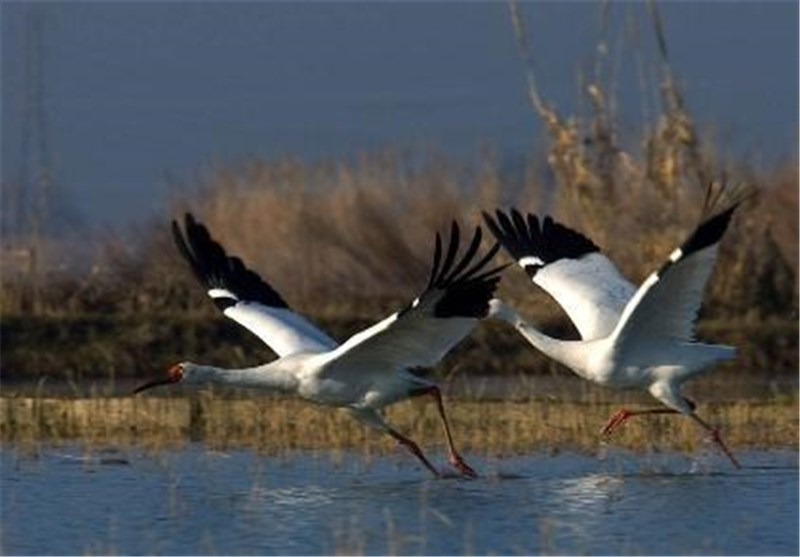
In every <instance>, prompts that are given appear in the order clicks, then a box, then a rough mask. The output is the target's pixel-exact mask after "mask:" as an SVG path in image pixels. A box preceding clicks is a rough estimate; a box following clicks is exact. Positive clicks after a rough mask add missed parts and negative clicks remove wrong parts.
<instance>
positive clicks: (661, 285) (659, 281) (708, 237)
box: [613, 185, 750, 351]
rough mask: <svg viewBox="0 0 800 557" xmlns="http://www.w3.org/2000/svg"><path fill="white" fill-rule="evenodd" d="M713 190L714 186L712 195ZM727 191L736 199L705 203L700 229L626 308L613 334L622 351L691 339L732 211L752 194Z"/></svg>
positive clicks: (724, 197) (723, 197)
mask: <svg viewBox="0 0 800 557" xmlns="http://www.w3.org/2000/svg"><path fill="white" fill-rule="evenodd" d="M712 190H713V185H712V187H710V188H709V192H711V191H712ZM729 190H730V191H732V192H733V193H729V194H727V195H726V194H725V192H723V193H722V194H719V196H718V197H717V199H716V201H713V200H712V202H711V206H710V207H709V206H708V199H707V206H706V210H705V211H704V214H705V215H706V216H705V217H704V218H703V220H702V221H701V222H700V224H699V225H698V226H697V228H695V230H694V231H693V232H692V234H691V235H690V236H689V238H688V239H687V240H686V241H685V242H684V243H683V244H682V245H681V246H680V247H679V248H677V249H676V250H675V251H673V252H672V254H671V255H670V256H669V259H668V260H667V261H666V262H665V263H664V264H663V265H662V266H661V268H660V269H658V271H656V272H654V273H652V274H651V275H650V276H648V277H647V279H645V281H644V282H643V283H642V285H641V286H640V287H639V289H638V290H637V291H636V294H635V295H634V296H633V298H631V300H630V302H628V305H627V306H626V307H625V310H624V311H623V313H622V317H621V318H620V321H619V324H618V325H617V326H616V328H615V330H614V332H613V335H614V336H615V337H616V339H615V344H616V345H617V346H618V350H621V351H624V350H625V349H626V346H634V345H639V344H646V341H647V339H649V338H672V339H676V340H686V341H690V340H692V339H693V337H694V322H695V320H696V319H697V312H698V310H699V309H700V303H701V302H702V299H703V289H704V287H705V285H706V282H707V281H708V277H709V275H711V271H712V269H713V267H714V261H715V259H716V255H717V248H718V246H719V242H720V240H721V239H722V235H723V234H724V233H725V231H726V230H727V229H728V225H729V224H730V221H731V217H732V216H733V213H734V211H736V208H737V207H738V206H739V205H740V204H741V202H742V201H743V200H744V199H745V198H746V197H747V196H749V194H750V192H749V190H746V189H745V188H743V187H739V188H736V187H731V188H729Z"/></svg>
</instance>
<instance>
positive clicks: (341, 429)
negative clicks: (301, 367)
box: [0, 393, 798, 455]
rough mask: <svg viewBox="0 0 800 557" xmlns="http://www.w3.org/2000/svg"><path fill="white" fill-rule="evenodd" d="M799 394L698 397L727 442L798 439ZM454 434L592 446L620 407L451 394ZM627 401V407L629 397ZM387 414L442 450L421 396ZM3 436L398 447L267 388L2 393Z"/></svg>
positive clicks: (676, 442)
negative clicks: (174, 393)
mask: <svg viewBox="0 0 800 557" xmlns="http://www.w3.org/2000/svg"><path fill="white" fill-rule="evenodd" d="M797 403H798V401H797V396H796V393H792V394H789V395H787V396H783V397H773V398H771V399H769V400H749V401H736V402H728V403H715V404H709V405H701V406H700V408H699V412H701V414H702V415H704V416H705V417H706V419H707V420H709V421H710V422H712V423H714V424H718V425H719V426H720V427H721V428H722V431H723V435H724V436H725V438H726V440H727V441H728V443H729V444H730V446H731V447H732V448H733V450H736V449H737V448H738V449H741V448H745V447H760V448H765V447H794V448H796V447H797V446H798V404H797ZM448 407H449V417H450V420H451V423H452V427H453V429H454V432H455V436H456V439H457V442H458V444H459V446H460V447H463V449H464V450H465V451H469V452H473V453H479V454H486V455H503V454H513V453H523V452H530V451H539V450H558V449H568V448H569V449H578V450H586V451H594V450H597V449H598V448H599V446H600V441H601V439H600V437H599V434H598V432H599V429H600V427H601V426H602V425H603V423H604V422H605V420H606V419H607V418H608V417H609V416H610V414H611V413H612V412H613V411H614V410H615V409H616V408H617V406H615V405H612V404H608V403H596V402H592V403H589V402H553V401H551V400H534V399H530V400H524V401H470V400H459V399H453V400H449V401H448ZM631 407H633V406H631ZM387 417H388V419H389V420H390V422H391V423H393V424H395V425H396V427H398V428H399V429H400V430H401V431H404V432H405V433H407V434H409V435H410V436H411V437H412V438H414V439H416V440H417V441H418V442H419V443H420V445H421V446H422V447H425V448H428V449H433V448H434V447H438V449H440V450H443V436H442V432H441V426H440V424H439V421H438V417H437V414H436V410H435V405H434V404H432V403H430V402H429V401H425V400H414V401H409V402H404V403H400V404H397V405H395V406H393V407H390V408H389V409H388V412H387ZM0 438H1V439H2V440H3V442H4V443H9V442H12V443H17V444H21V445H30V444H37V443H43V442H47V443H50V442H55V443H60V442H68V441H77V442H79V443H82V444H85V445H86V446H87V447H90V448H91V447H103V446H120V445H137V446H143V447H147V448H151V449H159V448H167V447H172V446H177V445H181V444H183V443H185V442H187V441H202V442H204V443H205V444H206V445H207V446H209V447H211V448H227V447H248V448H253V449H256V450H258V451H263V452H264V453H269V454H275V453H280V452H282V451H287V450H292V449H320V450H343V449H361V450H363V451H365V453H367V454H369V453H383V452H386V451H390V450H394V443H392V442H391V441H390V440H389V439H388V437H385V436H382V435H380V434H378V433H375V432H372V431H369V430H367V429H365V428H364V427H363V426H362V425H360V424H359V423H357V422H355V421H354V420H353V419H352V418H350V417H349V416H348V415H347V414H346V413H344V412H340V411H333V410H331V409H328V408H321V407H317V406H314V405H311V404H308V403H306V402H303V401H300V400H296V399H287V398H272V397H252V398H247V399H242V398H228V397H219V396H213V395H211V394H209V393H201V394H199V395H197V396H193V397H189V398H182V397H181V398H169V397H124V398H102V397H96V398H85V399H67V398H27V397H26V398H23V397H20V398H9V397H2V398H0ZM612 442H613V444H614V445H615V446H619V447H625V448H629V449H633V450H648V449H653V450H668V449H676V450H684V451H693V450H695V449H696V448H697V447H698V445H699V444H700V443H703V442H704V440H703V435H702V433H701V432H700V431H699V430H698V428H697V427H696V425H695V424H693V423H692V422H691V420H688V419H685V418H681V417H676V416H665V417H654V416H651V417H641V418H636V419H632V420H631V421H630V422H628V423H627V424H625V426H623V427H622V428H620V429H619V430H618V432H617V433H616V434H615V436H614V438H613V441H612Z"/></svg>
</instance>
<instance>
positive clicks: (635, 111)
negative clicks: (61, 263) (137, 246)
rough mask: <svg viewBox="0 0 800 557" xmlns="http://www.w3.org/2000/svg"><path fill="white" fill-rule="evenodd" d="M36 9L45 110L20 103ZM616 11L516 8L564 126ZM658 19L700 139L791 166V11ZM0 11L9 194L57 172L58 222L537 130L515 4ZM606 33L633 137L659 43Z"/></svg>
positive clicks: (733, 5)
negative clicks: (205, 187) (243, 182)
mask: <svg viewBox="0 0 800 557" xmlns="http://www.w3.org/2000/svg"><path fill="white" fill-rule="evenodd" d="M31 6H34V7H35V9H36V11H38V13H39V16H40V23H41V29H42V31H41V35H40V37H39V39H40V40H41V41H42V45H43V46H42V49H43V51H42V54H41V56H40V66H41V67H39V71H40V74H39V75H40V80H39V81H40V83H39V85H40V87H41V88H42V91H41V96H42V98H41V103H40V104H39V105H36V106H33V107H30V106H27V107H26V104H25V99H26V98H30V97H29V95H30V94H31V92H32V90H35V88H34V87H35V80H33V79H28V80H26V77H25V76H26V75H29V72H30V71H32V68H35V67H36V66H35V64H34V65H33V66H31V62H30V58H29V56H28V54H30V52H29V49H27V46H26V45H28V43H29V42H30V41H29V40H28V39H29V38H27V39H26V30H29V28H30V25H29V24H28V23H26V19H25V18H26V16H27V15H29V14H30V12H31V11H33V9H32V8H31ZM603 6H604V4H601V3H596V2H536V3H531V2H529V3H524V4H523V6H522V10H521V11H522V14H523V16H524V17H525V19H526V21H527V24H528V27H529V30H530V41H531V47H532V48H533V49H534V53H535V55H536V64H537V71H538V72H539V79H540V81H541V87H542V93H543V94H544V95H545V97H546V99H547V100H548V101H551V102H552V103H554V105H555V106H556V107H557V108H558V109H559V110H560V111H563V112H564V113H565V114H574V113H576V112H578V111H579V109H580V106H581V103H580V101H579V94H578V91H579V86H578V76H579V75H583V76H588V75H591V68H592V65H593V63H594V59H595V52H596V49H597V43H598V41H599V40H600V37H601V20H602V15H603V9H604V8H603ZM660 10H661V13H662V18H663V22H664V31H665V34H666V38H667V42H668V46H669V55H670V59H671V61H672V63H673V65H674V67H675V70H676V72H677V75H678V76H679V79H680V82H681V85H682V87H683V88H684V92H685V98H686V102H687V105H688V107H689V108H690V109H691V111H692V113H693V115H694V116H695V118H696V119H697V121H698V123H699V125H700V126H701V128H702V129H703V130H704V137H706V136H705V133H706V132H707V133H709V134H710V135H709V137H710V138H713V142H714V143H715V145H716V146H717V147H719V148H720V149H721V151H722V152H723V153H725V154H728V153H732V154H735V155H736V156H738V157H740V161H741V162H743V161H745V160H747V161H748V162H752V163H753V164H755V165H756V166H757V165H758V164H759V163H760V162H763V161H764V160H766V161H770V160H772V159H774V158H777V157H784V156H787V155H791V154H792V153H794V152H795V151H796V150H797V91H798V90H797V87H798V82H797V79H796V76H797V64H798V50H797V36H798V35H797V33H798V27H797V17H798V5H797V2H662V3H660ZM0 16H1V17H0V24H2V48H0V55H1V56H2V65H1V66H0V71H1V72H2V79H0V96H2V101H3V111H2V112H3V113H2V120H3V125H2V139H3V141H2V145H0V149H1V150H2V159H3V162H4V164H3V165H2V167H0V173H1V174H2V181H3V183H10V182H13V181H14V180H17V179H19V176H20V174H21V173H22V172H23V171H24V170H25V165H26V164H29V162H30V159H31V158H36V157H44V158H46V159H49V163H50V172H51V174H52V176H53V180H54V188H55V196H56V198H55V202H56V206H57V209H58V210H57V211H56V215H55V216H56V217H61V218H66V217H72V218H73V219H78V220H84V221H87V222H90V223H95V224H97V223H103V224H117V225H118V224H120V223H122V222H129V221H130V220H131V219H133V218H134V217H142V216H149V215H153V214H156V215H159V216H160V215H161V214H163V212H164V211H165V201H166V200H167V199H168V197H169V194H170V193H175V192H174V191H172V189H171V187H170V186H171V185H174V182H175V181H178V182H181V183H189V184H192V183H194V182H195V181H196V178H197V177H198V176H203V175H205V173H206V169H207V168H208V167H209V166H213V165H215V164H219V163H224V162H230V161H235V160H237V159H240V158H243V157H247V156H249V155H259V156H262V157H266V158H274V157H279V156H281V155H291V156H293V157H299V158H301V159H311V160H314V159H317V158H320V157H352V156H353V155H355V154H357V153H359V152H361V151H364V150H374V149H379V148H382V147H386V146H390V145H401V146H408V145H414V146H420V145H431V144H432V145H435V146H438V147H440V148H442V149H443V150H445V151H446V152H447V153H451V154H454V155H457V156H462V157H471V156H472V155H473V153H474V152H475V151H476V150H477V149H479V148H480V147H481V146H484V145H487V144H488V145H491V146H492V147H494V148H495V149H496V150H497V151H498V152H499V154H500V157H501V160H502V159H505V158H509V159H510V160H511V161H512V162H513V161H516V160H517V158H518V157H520V156H521V155H523V154H526V153H529V152H530V151H532V150H533V149H534V145H535V144H536V141H537V138H539V137H540V135H539V134H540V132H541V130H542V128H541V124H540V122H539V121H538V119H537V118H535V117H534V115H533V114H532V112H531V110H530V107H529V106H528V104H527V100H526V90H525V77H524V73H523V70H522V64H521V62H520V59H519V56H518V53H517V47H516V44H515V41H514V37H513V34H512V32H511V27H510V24H509V17H508V8H507V6H506V4H505V2H470V3H452V2H376V3H364V2H236V3H229V2H123V1H120V2H116V1H115V2H2V3H0ZM608 22H609V28H610V37H611V39H610V43H609V49H610V55H609V60H608V63H609V64H610V65H611V66H613V72H612V73H613V74H614V76H615V84H614V87H613V89H614V92H615V93H616V94H618V95H619V110H620V112H621V114H620V116H621V117H620V125H621V127H622V128H623V133H624V134H630V133H631V131H632V130H637V129H639V126H640V125H641V120H642V118H643V117H645V116H649V117H652V116H653V115H654V111H655V106H656V102H657V99H656V95H657V89H656V88H655V87H653V88H652V91H651V92H650V94H649V95H646V96H645V97H644V98H643V97H642V96H641V95H640V89H639V76H638V74H637V71H636V64H637V62H636V58H635V53H641V52H642V51H643V52H644V57H645V61H646V70H645V73H646V76H645V77H646V78H647V79H648V80H650V82H651V83H657V82H658V79H657V73H658V65H657V62H656V61H655V60H656V58H654V57H653V53H654V50H655V44H656V41H655V38H654V33H653V31H652V23H651V20H650V18H649V15H648V11H647V7H646V6H645V5H644V4H643V3H619V4H617V3H612V5H611V10H610V13H609V14H608ZM634 29H636V30H637V31H634ZM637 37H638V38H637ZM26 64H27V65H26ZM26 68H27V70H26ZM26 72H28V73H26ZM37 107H38V110H37ZM36 114H38V115H39V116H38V117H36ZM709 128H711V129H709ZM26 137H27V138H28V141H29V142H31V143H30V144H27V143H26V141H25V138H26ZM629 140H630V141H631V142H633V143H636V142H638V141H639V137H638V135H637V134H636V133H633V137H631V138H629ZM40 143H41V144H42V146H41V147H40V148H37V145H40ZM37 149H38V150H39V151H44V152H38V151H37ZM537 151H538V152H541V149H540V148H539V149H537ZM28 170H30V169H28Z"/></svg>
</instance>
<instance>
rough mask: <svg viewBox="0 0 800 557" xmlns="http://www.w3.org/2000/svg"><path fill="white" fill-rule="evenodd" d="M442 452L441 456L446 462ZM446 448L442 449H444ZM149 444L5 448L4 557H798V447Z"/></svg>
mask: <svg viewBox="0 0 800 557" xmlns="http://www.w3.org/2000/svg"><path fill="white" fill-rule="evenodd" d="M433 454H435V453H432V454H431V456H433ZM437 456H439V457H440V456H441V455H437ZM738 456H739V457H740V460H741V461H742V463H743V465H744V468H743V469H741V470H733V469H732V468H731V467H730V464H729V463H727V462H726V461H724V460H722V459H720V458H719V457H718V455H716V454H714V453H711V452H708V453H705V454H701V455H694V456H687V455H681V454H649V455H641V454H630V453H624V452H611V453H609V454H605V455H601V456H600V457H598V456H587V455H579V454H573V453H559V454H555V455H544V454H534V455H526V456H519V457H513V458H504V459H485V458H484V459H481V458H474V457H473V458H470V459H469V460H470V462H471V463H472V464H473V466H475V467H476V468H477V469H479V470H480V471H481V472H483V474H484V476H483V477H482V478H480V479H478V480H467V479H461V478H456V477H448V478H445V479H441V480H434V479H431V478H430V477H429V476H428V475H426V472H425V471H424V470H421V469H420V468H419V467H418V466H417V465H416V463H414V462H413V461H411V459H410V458H408V457H407V456H406V455H405V454H400V453H398V454H396V455H392V456H387V457H380V458H371V459H365V457H364V456H363V455H361V454H359V455H353V454H347V453H345V454H342V453H338V454H332V453H309V452H301V453H293V454H291V455H289V456H282V457H268V456H263V455H258V454H256V453H253V452H250V451H226V452H211V451H207V450H205V449H204V448H203V447H202V446H200V445H190V446H188V447H187V448H185V449H183V450H176V451H164V452H160V453H155V454H147V453H145V452H142V451H140V450H130V451H122V452H95V453H91V454H88V453H85V452H83V451H82V450H79V449H77V448H70V447H67V448H64V447H60V448H56V447H52V448H47V447H45V448H43V449H41V450H40V451H39V452H38V453H37V454H35V455H30V454H27V453H23V452H21V451H19V450H18V449H16V448H14V447H11V446H3V447H2V453H1V462H2V534H1V535H2V537H1V538H0V542H1V543H2V546H1V547H0V549H1V550H2V552H3V553H4V554H55V553H58V554H84V553H122V554H154V553H156V554H157V553H163V554H211V553H215V554H283V555H286V554H319V553H327V554H330V553H349V554H352V553H356V554H359V553H361V554H364V553H365V554H384V553H402V554H464V553H471V554H486V553H503V554H536V553H569V554H580V553H592V554H634V553H639V554H641V553H644V554H797V552H798V526H797V525H798V456H797V453H795V452H793V451H784V450H782V451H766V452H743V453H739V454H738Z"/></svg>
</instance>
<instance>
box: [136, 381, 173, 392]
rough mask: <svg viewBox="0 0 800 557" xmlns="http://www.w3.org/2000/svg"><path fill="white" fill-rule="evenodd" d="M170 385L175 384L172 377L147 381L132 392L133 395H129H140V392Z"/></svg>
mask: <svg viewBox="0 0 800 557" xmlns="http://www.w3.org/2000/svg"><path fill="white" fill-rule="evenodd" d="M172 383H175V379H173V378H172V377H160V378H158V379H153V380H152V381H148V382H147V383H145V384H143V385H139V386H138V387H136V388H135V389H134V390H133V393H131V394H134V395H135V394H138V393H141V392H142V391H146V390H147V389H152V388H153V387H158V386H159V385H170V384H172Z"/></svg>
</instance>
